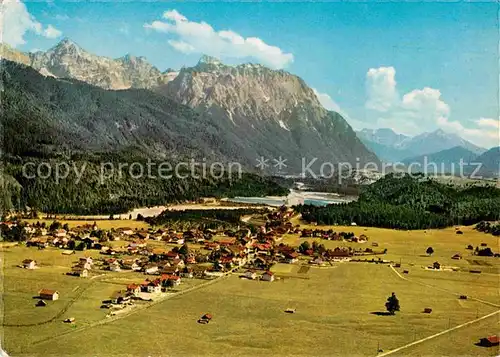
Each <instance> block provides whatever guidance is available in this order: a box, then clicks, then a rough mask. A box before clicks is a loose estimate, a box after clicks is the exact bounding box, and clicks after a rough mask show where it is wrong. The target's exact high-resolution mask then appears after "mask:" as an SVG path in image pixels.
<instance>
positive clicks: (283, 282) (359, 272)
mask: <svg viewBox="0 0 500 357" xmlns="http://www.w3.org/2000/svg"><path fill="white" fill-rule="evenodd" d="M332 228H333V229H334V230H337V231H342V230H343V231H353V232H354V233H355V234H357V235H360V234H366V235H367V236H368V237H369V241H368V243H364V244H358V243H344V242H337V241H324V240H321V243H323V244H325V245H326V246H327V247H329V248H333V247H335V246H338V245H351V246H353V247H371V242H374V241H375V242H377V243H378V244H379V247H378V248H380V249H384V248H387V249H388V254H386V255H383V256H381V257H382V258H383V259H388V260H393V261H395V262H399V261H400V260H401V264H402V266H401V268H396V269H392V268H391V267H389V265H388V264H373V263H357V262H344V263H333V265H331V266H326V267H322V268H318V267H312V266H306V265H304V264H303V263H305V262H304V261H300V262H301V265H298V264H297V265H295V264H293V265H288V264H277V265H275V266H274V267H273V268H272V271H274V272H275V274H276V276H277V277H279V278H280V279H277V280H276V281H274V282H263V281H250V280H246V279H240V278H239V277H238V275H239V273H236V274H234V275H233V276H231V277H229V278H226V279H222V280H220V281H218V282H216V283H214V284H211V285H208V286H203V287H201V288H200V289H197V290H194V291H191V292H188V293H186V294H182V295H179V296H175V297H172V298H170V299H168V300H165V301H162V302H160V303H158V304H156V305H153V306H151V307H150V308H147V309H141V310H140V311H137V312H135V313H133V314H131V315H129V316H126V317H124V318H121V319H118V320H116V321H112V322H109V323H104V324H100V325H94V324H93V323H92V322H95V321H99V320H102V315H103V314H105V312H102V311H100V310H99V309H98V306H96V302H97V301H98V300H99V299H101V298H102V299H105V298H108V297H109V295H110V294H111V293H113V291H115V290H116V288H117V287H118V288H120V287H121V284H124V283H126V282H128V281H129V279H132V280H133V278H134V277H133V276H130V277H129V276H128V274H129V273H126V274H124V275H121V276H120V275H119V274H118V275H117V274H114V275H111V274H108V275H106V276H104V277H103V278H96V279H94V280H95V281H94V282H92V283H91V284H92V285H91V286H89V287H88V288H87V289H86V290H85V291H84V293H83V294H82V295H81V299H78V300H77V301H76V302H74V303H73V305H72V306H71V308H70V309H69V310H68V313H67V314H65V316H64V317H68V316H70V315H71V316H73V315H74V316H75V317H77V321H79V322H77V324H78V323H80V326H81V325H83V324H88V326H89V327H88V328H87V329H84V330H81V331H79V330H78V329H77V328H76V329H75V331H74V332H70V330H71V328H72V327H70V326H67V325H66V324H63V323H62V322H61V319H58V320H57V321H53V322H49V323H46V324H43V325H41V326H36V327H9V326H5V327H4V328H3V330H4V331H3V332H4V346H5V347H6V349H7V351H8V352H11V353H12V354H15V355H29V356H46V355H58V353H60V351H65V352H64V354H65V355H74V356H93V355H105V356H115V355H116V356H123V355H220V354H221V351H227V352H226V353H225V354H230V355H234V356H254V355H269V356H271V355H274V356H290V355H330V356H331V355H339V356H340V355H342V356H344V355H356V356H358V355H368V356H370V355H371V356H375V355H376V354H377V349H378V348H380V349H382V350H384V351H389V350H392V349H395V348H399V347H401V346H404V345H407V344H409V343H411V342H413V341H416V340H420V339H422V338H425V337H427V336H431V335H433V334H436V333H439V332H441V331H444V330H447V329H449V328H450V327H454V326H457V325H460V324H463V323H466V322H468V321H471V320H474V319H476V318H477V317H481V316H484V315H487V314H490V313H492V312H494V311H497V310H498V309H499V308H500V307H497V306H495V305H500V298H499V296H498V267H499V264H498V258H489V257H484V258H483V257H477V256H471V257H469V256H468V255H467V253H468V251H467V250H466V249H465V247H466V246H467V245H468V244H472V245H473V246H476V245H480V244H481V243H482V242H486V243H487V244H488V245H489V246H491V247H492V249H493V250H495V251H497V249H496V247H495V244H498V238H495V237H493V236H491V235H487V234H484V233H479V232H475V231H474V230H472V229H471V228H469V227H463V228H461V229H462V231H463V232H464V234H463V235H457V234H455V229H454V228H450V229H445V230H432V231H426V232H424V231H411V232H407V231H392V230H385V229H375V228H363V227H332ZM303 240H304V238H299V237H298V236H297V235H288V236H286V237H285V238H284V241H285V242H287V243H290V244H300V242H301V241H303ZM308 240H310V241H312V240H313V239H308ZM318 241H319V239H318ZM428 246H432V247H433V248H434V251H435V253H434V254H433V255H432V256H430V257H429V256H427V255H426V254H425V249H426V248H427V247H428ZM458 252H460V253H462V255H463V256H464V259H462V260H453V259H451V256H452V255H453V254H455V253H458ZM47 253H48V255H47V256H46V254H47ZM3 254H4V257H5V261H4V266H5V269H4V274H5V284H4V290H5V295H4V301H5V302H4V304H5V309H6V311H5V321H4V323H8V322H9V321H10V322H12V321H18V320H21V321H27V320H32V321H43V320H45V319H47V318H48V317H50V316H51V315H52V313H56V311H57V308H55V307H54V308H53V309H52V310H49V309H51V307H50V304H51V303H49V306H48V308H49V309H47V308H43V309H47V311H41V310H35V309H36V308H35V307H33V305H34V302H36V300H33V299H32V296H31V295H32V294H33V292H36V291H38V288H39V287H41V286H43V287H49V288H50V287H53V286H54V288H57V289H58V290H59V291H60V292H61V296H62V297H61V300H59V301H56V302H54V303H53V304H54V306H55V304H61V305H62V304H64V303H67V302H68V300H70V299H71V298H72V297H74V295H75V294H76V293H77V291H78V290H75V291H73V289H76V288H77V287H78V286H79V285H81V284H90V280H89V279H79V278H69V277H65V276H63V275H62V273H63V272H64V271H65V269H62V268H58V266H68V264H69V263H70V260H75V259H76V257H75V256H69V257H67V256H62V255H61V254H60V251H57V250H54V251H53V252H50V251H48V250H47V251H38V250H36V249H31V248H30V249H28V248H24V247H12V248H5V252H4V253H3ZM9 254H10V257H9ZM78 254H85V252H84V253H78ZM28 257H29V258H31V259H36V260H39V261H40V262H41V263H42V264H43V263H44V262H50V263H49V265H48V266H47V268H45V269H43V268H42V269H40V270H39V271H25V270H23V269H19V268H15V267H13V265H15V264H17V263H18V261H21V260H22V259H23V258H28ZM49 257H51V258H49ZM469 258H470V260H467V259H469ZM66 260H69V261H66ZM434 261H439V262H441V264H443V265H445V266H448V265H449V266H457V267H459V268H460V271H458V272H455V271H429V270H426V269H424V267H425V266H427V265H429V264H432V263H433V262H434ZM471 261H472V262H473V264H471ZM476 261H480V262H481V264H479V265H477V262H476ZM472 266H474V267H476V268H477V267H478V266H480V267H481V268H480V269H484V270H485V271H483V272H482V273H481V274H472V273H469V272H468V270H469V269H471V267H472ZM304 268H307V271H306V269H304ZM486 269H487V270H488V271H486ZM403 270H408V272H409V273H408V274H403ZM398 273H399V275H398ZM34 274H44V275H43V276H42V275H39V276H37V278H36V279H35V278H33V276H34ZM132 274H137V273H132ZM138 275H139V276H140V274H138ZM142 277H143V276H142ZM299 277H302V278H299ZM49 285H50V286H49ZM181 286H182V285H181ZM391 292H395V293H396V294H397V296H398V298H399V300H400V304H401V311H400V312H398V313H396V315H395V316H384V315H383V314H380V313H383V312H384V311H385V306H384V304H385V301H386V299H387V297H388V296H389V295H390V294H391ZM460 294H465V295H467V296H468V297H469V298H468V299H467V300H461V299H459V298H458V296H459V295H460ZM474 298H477V299H479V300H480V301H477V300H474ZM287 308H295V309H296V313H295V314H287V313H284V310H285V309H287ZM424 308H432V313H430V314H426V313H423V310H424ZM204 313H211V314H213V316H214V319H213V320H212V322H210V323H209V324H207V325H200V324H198V323H197V322H196V321H197V319H198V318H199V317H200V316H201V315H203V314H204ZM66 315H67V316H66ZM497 331H498V315H495V316H493V317H491V318H488V319H485V320H482V321H480V322H477V323H475V324H472V325H469V326H467V327H464V328H461V329H458V330H455V331H451V332H449V333H446V334H445V335H443V336H439V337H436V338H435V339H431V340H428V341H425V342H422V343H421V344H418V345H415V346H412V347H408V348H405V349H403V350H401V351H399V352H397V353H395V354H394V355H397V356H400V355H412V356H436V355H462V356H495V355H497V354H498V350H497V349H495V348H494V347H493V348H484V347H478V346H476V345H475V343H476V342H477V340H478V339H479V338H481V337H485V336H487V335H489V334H494V333H497ZM68 332H69V333H68ZM84 340H85V341H91V343H82V341H84ZM223 354H224V353H223Z"/></svg>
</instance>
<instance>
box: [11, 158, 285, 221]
mask: <svg viewBox="0 0 500 357" xmlns="http://www.w3.org/2000/svg"><path fill="white" fill-rule="evenodd" d="M27 160H28V158H18V159H17V161H16V162H10V163H5V169H4V174H3V175H2V177H3V179H2V181H3V183H4V184H3V185H2V188H1V190H2V197H3V208H4V209H15V210H20V211H22V210H24V209H25V208H26V207H29V208H31V209H32V210H35V211H41V212H45V213H67V214H82V215H84V214H118V213H125V212H127V211H129V210H131V209H133V208H137V207H147V206H155V205H163V204H166V203H175V202H183V201H194V200H197V199H199V198H200V197H207V196H210V197H218V198H220V197H234V196H266V195H286V194H287V192H288V190H287V189H285V188H283V187H281V186H279V185H278V184H276V183H274V182H272V181H270V180H268V179H266V178H263V177H260V176H258V175H254V174H249V173H243V174H242V175H241V178H239V177H238V175H237V174H235V173H233V177H232V178H231V177H229V176H228V175H227V174H226V175H225V176H223V177H222V178H220V179H217V178H211V177H209V176H210V175H208V176H207V178H194V177H191V175H188V172H186V176H188V177H186V178H178V177H172V178H161V177H159V176H158V175H153V176H154V177H153V176H151V177H148V176H147V175H144V176H143V177H140V178H135V177H134V176H135V173H134V172H130V170H128V169H123V170H121V171H118V169H115V172H114V173H113V175H111V176H110V177H108V178H107V179H104V180H101V179H100V177H101V166H100V165H99V164H98V163H97V162H90V161H69V164H70V165H72V164H74V165H76V167H77V168H78V170H81V169H82V167H84V166H85V170H84V171H83V175H81V177H80V179H78V176H77V174H75V172H74V171H72V170H71V171H70V174H69V175H68V177H67V178H65V179H61V180H60V181H59V182H57V181H56V178H55V176H54V175H52V176H50V177H48V178H47V179H44V178H40V177H38V176H37V177H35V178H27V177H25V175H24V174H23V172H22V167H23V164H24V163H25V162H26V161H27ZM29 160H30V162H34V163H35V164H38V163H40V162H41V161H40V160H38V159H29ZM13 161H14V160H13ZM44 162H47V161H44ZM49 162H51V164H52V165H55V164H56V163H57V162H59V161H57V160H51V161H49ZM79 172H80V171H79ZM131 173H132V175H131Z"/></svg>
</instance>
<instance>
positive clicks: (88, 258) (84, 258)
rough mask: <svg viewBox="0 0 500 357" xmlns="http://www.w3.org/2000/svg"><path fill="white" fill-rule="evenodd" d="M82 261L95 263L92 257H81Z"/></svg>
mask: <svg viewBox="0 0 500 357" xmlns="http://www.w3.org/2000/svg"><path fill="white" fill-rule="evenodd" d="M80 263H89V264H93V263H94V261H93V260H92V258H91V257H80Z"/></svg>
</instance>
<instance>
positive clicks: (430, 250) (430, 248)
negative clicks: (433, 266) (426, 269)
mask: <svg viewBox="0 0 500 357" xmlns="http://www.w3.org/2000/svg"><path fill="white" fill-rule="evenodd" d="M425 252H426V253H427V255H432V253H434V249H432V247H429V248H427V250H426V251H425Z"/></svg>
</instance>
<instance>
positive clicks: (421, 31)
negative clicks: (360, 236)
mask: <svg viewBox="0 0 500 357" xmlns="http://www.w3.org/2000/svg"><path fill="white" fill-rule="evenodd" d="M8 1H17V0H8ZM25 5H26V10H27V12H29V14H30V15H31V16H32V20H33V19H36V20H34V21H36V22H37V23H39V24H41V30H40V29H39V30H37V29H35V30H33V29H31V30H27V31H25V32H24V34H23V37H22V38H23V40H24V42H25V43H24V44H22V43H21V44H18V45H17V46H16V47H17V48H19V49H21V50H25V51H29V50H33V49H41V50H46V49H48V48H50V47H51V46H53V45H55V44H56V43H57V42H58V41H59V40H60V39H61V38H62V37H64V36H67V37H69V38H70V39H72V40H74V41H75V42H77V43H78V44H79V45H80V46H82V47H83V48H85V49H86V50H88V51H90V52H93V53H95V54H98V55H103V56H110V57H120V56H122V55H124V54H126V53H132V54H134V55H142V56H145V57H147V58H148V60H149V61H150V62H151V63H153V64H154V65H156V66H157V67H158V68H160V69H161V70H164V69H166V68H168V67H171V68H180V67H181V66H183V65H187V66H189V65H193V64H195V63H196V62H197V61H198V59H199V57H200V55H201V53H202V52H212V53H209V54H211V55H215V56H219V57H222V60H223V61H224V62H227V63H231V64H235V63H241V62H248V61H252V62H260V63H263V64H266V65H268V66H271V67H274V68H284V69H285V70H287V71H289V72H291V73H294V74H297V75H299V76H300V77H302V78H303V79H304V80H305V81H306V82H307V83H308V84H309V85H310V86H311V87H313V88H315V89H316V90H317V91H318V92H319V97H320V99H321V101H322V102H323V103H324V105H325V106H327V107H329V108H332V109H336V110H338V111H340V112H341V113H342V114H344V116H346V117H347V119H348V121H350V122H351V124H352V125H353V126H354V127H355V128H361V127H373V128H375V127H387V126H388V127H392V128H393V129H394V130H396V131H398V132H404V133H406V134H418V133H420V132H422V131H430V130H435V129H438V128H442V129H444V130H445V131H450V132H457V133H460V134H461V135H462V136H463V137H465V138H466V139H469V140H471V141H473V142H474V143H476V144H479V145H483V146H494V145H499V139H498V131H499V128H498V98H499V95H498V88H499V85H498V63H499V56H498V40H499V30H498V4H496V3H495V2H489V3H464V2H448V3H432V2H427V3H426V2H417V3H404V2H397V3H395V2H390V3H346V2H344V3H339V2H333V3H332V2H330V3H311V2H295V3H279V2H275V3H265V2H260V3H248V2H247V3H240V2H231V3H227V2H226V3H203V2H201V3H200V2H196V3H190V2H154V1H153V2H136V1H134V2H93V3H88V2H58V1H54V2H51V3H43V2H26V3H25ZM172 10H175V12H173V11H172ZM165 11H171V12H170V13H169V14H170V15H169V16H164V15H163V14H164V13H165ZM155 21H156V23H155ZM202 22H204V23H206V24H207V25H209V26H210V27H211V29H212V31H213V33H211V35H210V34H209V35H206V34H207V32H206V31H204V30H203V27H202V26H201V25H200V24H201V23H202ZM49 25H51V26H52V27H53V28H54V29H57V30H58V31H59V32H60V34H59V33H54V32H52V31H46V30H47V29H48V26H49ZM145 25H146V26H145ZM4 26H5V25H4ZM21 30H22V29H21ZM220 31H231V33H230V35H231V36H233V35H235V36H240V37H238V39H241V38H243V39H248V38H257V39H260V41H261V42H259V43H257V44H255V43H253V42H252V41H248V43H247V42H245V45H241V46H237V45H234V43H236V42H237V41H238V40H237V39H236V40H234V41H236V42H234V41H233V42H234V43H232V44H230V45H227V43H226V42H224V41H226V40H221V39H220V38H219V35H221V33H220ZM56 34H59V36H55V35H56ZM222 35H223V36H226V35H227V34H226V35H224V34H222ZM204 36H205V37H204ZM169 41H170V42H169ZM254 42H255V41H254ZM261 45H262V46H261ZM266 46H267V47H266ZM292 58H293V60H292Z"/></svg>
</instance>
